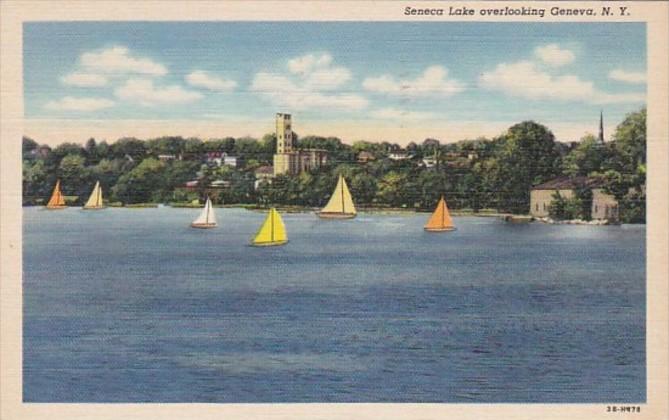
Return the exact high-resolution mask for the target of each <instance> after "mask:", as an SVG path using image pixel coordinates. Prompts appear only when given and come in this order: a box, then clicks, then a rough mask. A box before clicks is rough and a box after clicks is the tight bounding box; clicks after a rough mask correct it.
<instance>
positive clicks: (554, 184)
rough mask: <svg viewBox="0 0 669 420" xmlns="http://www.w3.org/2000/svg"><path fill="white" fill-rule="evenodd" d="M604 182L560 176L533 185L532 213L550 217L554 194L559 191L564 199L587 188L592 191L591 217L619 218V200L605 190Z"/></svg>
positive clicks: (602, 218)
mask: <svg viewBox="0 0 669 420" xmlns="http://www.w3.org/2000/svg"><path fill="white" fill-rule="evenodd" d="M603 187H604V182H603V181H602V180H601V179H600V178H592V177H584V176H580V177H573V178H568V177H560V178H555V179H552V180H550V181H548V182H544V183H543V184H540V185H536V186H534V187H532V190H531V191H530V214H531V215H532V216H534V217H549V210H550V206H551V203H552V202H553V199H554V197H553V195H554V194H555V193H556V192H558V193H560V196H562V197H563V198H564V199H570V198H572V197H574V196H575V195H576V190H578V189H583V188H587V189H590V190H591V191H592V206H591V213H590V217H591V218H592V219H593V220H611V221H617V220H618V201H617V200H616V199H615V197H614V196H612V195H611V194H607V193H606V192H604V188H603Z"/></svg>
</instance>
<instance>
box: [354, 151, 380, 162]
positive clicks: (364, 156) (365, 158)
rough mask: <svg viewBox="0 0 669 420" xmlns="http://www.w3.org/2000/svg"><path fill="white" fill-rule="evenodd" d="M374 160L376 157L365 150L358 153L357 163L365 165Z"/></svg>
mask: <svg viewBox="0 0 669 420" xmlns="http://www.w3.org/2000/svg"><path fill="white" fill-rule="evenodd" d="M373 160H376V156H374V154H373V153H370V152H368V151H366V150H363V151H362V152H360V153H358V163H367V162H371V161H373Z"/></svg>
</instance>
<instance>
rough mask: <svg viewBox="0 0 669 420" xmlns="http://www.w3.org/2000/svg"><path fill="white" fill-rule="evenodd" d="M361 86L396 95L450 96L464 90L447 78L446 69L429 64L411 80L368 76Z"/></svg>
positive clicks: (455, 81) (457, 82)
mask: <svg viewBox="0 0 669 420" xmlns="http://www.w3.org/2000/svg"><path fill="white" fill-rule="evenodd" d="M362 86H363V87H364V88H365V89H366V90H368V91H371V92H377V93H385V94H388V95H396V96H414V97H417V96H451V95H454V94H456V93H458V92H461V91H463V90H464V85H463V84H462V83H460V82H459V81H457V80H455V79H448V70H447V69H446V68H444V67H442V66H431V67H428V68H426V69H425V71H424V72H423V74H422V75H421V76H419V77H418V78H416V79H413V80H408V79H407V80H396V79H395V78H394V77H393V76H391V75H387V74H386V75H382V76H379V77H369V78H367V79H365V80H364V81H363V83H362Z"/></svg>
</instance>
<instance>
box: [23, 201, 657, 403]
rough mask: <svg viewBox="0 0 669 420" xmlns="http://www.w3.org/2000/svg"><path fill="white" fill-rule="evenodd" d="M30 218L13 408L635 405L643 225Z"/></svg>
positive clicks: (108, 215)
mask: <svg viewBox="0 0 669 420" xmlns="http://www.w3.org/2000/svg"><path fill="white" fill-rule="evenodd" d="M199 211H200V210H199V209H172V208H167V207H165V208H157V209H118V208H109V209H105V210H102V211H83V210H81V209H79V208H68V209H65V210H61V211H47V210H44V209H42V208H25V209H24V210H23V217H24V219H23V223H24V227H23V241H24V242H23V270H24V272H23V294H24V309H23V314H24V320H23V327H24V329H23V398H24V401H26V402H462V403H493V402H509V403H512V402H537V403H552V402H570V403H594V402H626V403H632V402H636V403H639V402H644V401H645V400H646V384H645V382H646V373H645V370H646V356H645V346H646V340H645V335H646V328H645V310H646V306H645V293H646V292H645V276H646V271H645V234H646V230H645V226H625V225H623V226H577V225H546V224H540V223H532V224H524V225H522V224H506V223H504V222H502V221H500V220H498V219H496V218H483V217H481V218H476V217H455V218H454V222H455V224H456V226H457V228H458V230H456V231H454V232H448V233H441V234H435V233H426V232H424V231H423V229H422V227H423V224H424V223H425V221H426V219H427V217H428V215H427V214H406V215H401V214H400V215H380V214H372V213H370V214H360V215H359V216H358V217H357V218H355V219H352V220H337V221H333V220H327V221H326V220H320V219H318V218H317V217H316V216H315V215H314V214H310V213H301V214H284V215H283V219H284V222H285V224H286V229H287V231H288V237H289V240H290V242H289V243H288V244H287V245H285V246H282V247H269V248H254V247H250V246H248V243H249V241H250V239H251V237H252V236H253V234H254V233H255V232H256V231H257V229H258V228H259V226H260V224H261V223H262V221H263V220H264V217H265V215H264V214H262V213H257V212H252V211H246V210H243V209H228V208H226V209H216V215H217V218H218V221H219V227H218V228H217V229H212V230H199V229H192V228H190V227H189V224H190V222H191V221H192V220H193V219H194V218H195V217H196V216H197V214H198V213H199Z"/></svg>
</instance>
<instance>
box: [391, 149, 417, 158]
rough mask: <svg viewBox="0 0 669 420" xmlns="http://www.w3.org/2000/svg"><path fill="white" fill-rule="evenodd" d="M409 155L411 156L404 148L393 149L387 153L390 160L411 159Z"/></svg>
mask: <svg viewBox="0 0 669 420" xmlns="http://www.w3.org/2000/svg"><path fill="white" fill-rule="evenodd" d="M411 157H412V156H411V155H410V154H409V152H407V151H406V150H395V151H393V152H390V154H389V155H388V158H389V159H392V160H406V159H411Z"/></svg>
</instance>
